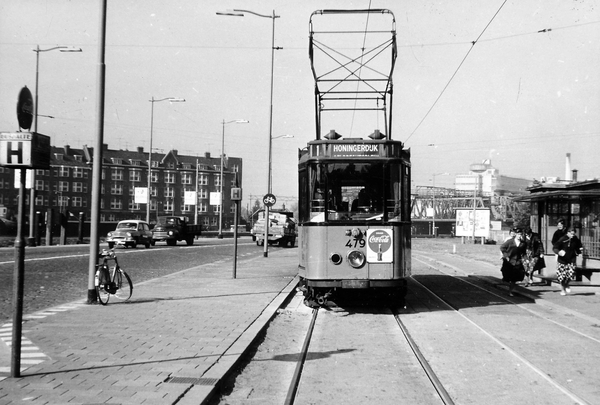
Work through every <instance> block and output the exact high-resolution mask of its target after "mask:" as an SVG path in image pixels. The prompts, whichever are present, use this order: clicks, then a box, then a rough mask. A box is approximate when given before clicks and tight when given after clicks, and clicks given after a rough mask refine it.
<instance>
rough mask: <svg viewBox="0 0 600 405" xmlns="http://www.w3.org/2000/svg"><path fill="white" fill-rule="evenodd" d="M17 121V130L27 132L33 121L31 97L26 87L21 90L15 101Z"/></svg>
mask: <svg viewBox="0 0 600 405" xmlns="http://www.w3.org/2000/svg"><path fill="white" fill-rule="evenodd" d="M17 120H19V128H23V129H26V130H29V128H31V123H32V121H33V97H32V96H31V92H30V91H29V89H28V88H27V86H25V87H23V88H22V89H21V92H20V93H19V98H18V100H17Z"/></svg>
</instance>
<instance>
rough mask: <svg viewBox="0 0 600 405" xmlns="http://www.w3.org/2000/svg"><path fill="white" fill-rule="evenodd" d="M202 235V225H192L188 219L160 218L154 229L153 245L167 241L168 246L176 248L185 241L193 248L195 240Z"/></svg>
mask: <svg viewBox="0 0 600 405" xmlns="http://www.w3.org/2000/svg"><path fill="white" fill-rule="evenodd" d="M200 234H202V225H201V224H197V225H193V224H190V223H189V220H188V218H187V217H175V216H165V217H158V220H157V222H156V225H155V226H154V228H153V229H152V243H153V244H154V243H156V242H162V241H165V242H167V245H169V246H175V245H176V244H177V242H178V241H180V240H184V241H185V243H187V245H188V246H192V245H193V244H194V238H196V236H200Z"/></svg>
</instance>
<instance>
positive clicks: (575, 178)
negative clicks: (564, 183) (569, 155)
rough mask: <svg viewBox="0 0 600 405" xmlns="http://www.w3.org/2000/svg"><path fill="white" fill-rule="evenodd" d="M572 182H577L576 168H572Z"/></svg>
mask: <svg viewBox="0 0 600 405" xmlns="http://www.w3.org/2000/svg"><path fill="white" fill-rule="evenodd" d="M572 180H573V182H574V183H575V182H577V169H573V178H572Z"/></svg>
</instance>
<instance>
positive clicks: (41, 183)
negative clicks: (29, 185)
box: [0, 179, 50, 191]
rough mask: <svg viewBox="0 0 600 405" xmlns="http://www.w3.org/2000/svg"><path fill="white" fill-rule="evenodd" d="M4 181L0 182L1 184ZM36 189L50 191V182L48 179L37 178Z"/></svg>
mask: <svg viewBox="0 0 600 405" xmlns="http://www.w3.org/2000/svg"><path fill="white" fill-rule="evenodd" d="M1 184H2V183H1V182H0V185H1ZM35 189H36V191H48V190H49V189H50V186H49V184H48V182H47V181H45V180H37V179H36V180H35Z"/></svg>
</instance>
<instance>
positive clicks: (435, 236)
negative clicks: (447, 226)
mask: <svg viewBox="0 0 600 405" xmlns="http://www.w3.org/2000/svg"><path fill="white" fill-rule="evenodd" d="M449 174H450V173H448V172H444V173H434V174H433V175H432V177H433V237H434V238H437V234H436V233H435V176H448V175H449Z"/></svg>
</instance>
